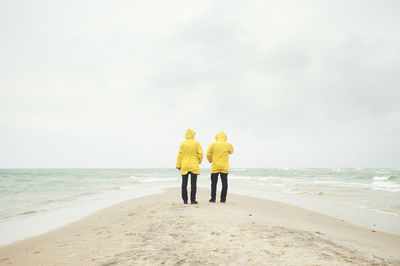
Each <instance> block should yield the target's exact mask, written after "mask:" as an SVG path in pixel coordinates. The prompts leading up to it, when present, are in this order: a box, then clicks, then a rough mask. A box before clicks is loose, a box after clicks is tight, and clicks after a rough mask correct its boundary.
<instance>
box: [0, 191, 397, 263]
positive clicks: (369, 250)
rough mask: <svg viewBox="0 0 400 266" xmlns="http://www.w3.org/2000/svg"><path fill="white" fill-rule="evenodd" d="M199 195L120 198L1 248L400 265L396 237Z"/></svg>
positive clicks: (120, 259)
mask: <svg viewBox="0 0 400 266" xmlns="http://www.w3.org/2000/svg"><path fill="white" fill-rule="evenodd" d="M198 200H199V204H198V205H190V204H189V205H184V204H182V203H181V199H180V189H179V188H169V189H166V190H165V192H162V193H157V194H153V195H148V196H143V197H139V198H135V199H130V200H128V201H124V202H120V203H117V204H115V205H113V206H111V207H107V208H105V209H102V210H100V211H97V212H96V213H94V214H91V215H89V216H87V217H85V218H83V219H81V220H79V221H76V222H73V223H70V224H68V225H66V226H64V227H61V228H58V229H55V230H52V231H50V232H47V233H45V234H42V235H39V236H35V237H32V238H28V239H25V240H22V241H18V242H15V243H13V244H10V245H6V246H1V247H0V265H24V264H26V263H28V262H29V263H30V264H32V263H34V264H54V263H55V264H60V265H98V264H101V263H102V264H106V265H107V264H111V263H117V264H119V265H129V263H132V261H133V262H136V263H139V264H142V263H151V264H152V263H162V262H165V263H167V264H176V263H178V264H179V263H190V264H202V263H217V264H218V263H228V264H229V263H243V264H257V263H260V264H266V263H267V264H282V263H283V264H302V263H303V264H304V263H306V264H313V263H315V264H332V263H333V264H335V263H343V264H349V263H350V264H354V263H358V264H371V263H372V264H384V263H395V264H399V263H400V256H399V255H398V254H400V236H397V235H393V234H389V233H384V232H380V231H375V230H371V229H368V228H364V227H361V226H357V225H353V224H350V223H347V222H345V221H343V220H341V219H338V218H334V217H330V216H327V215H324V214H320V213H316V212H312V211H309V210H306V209H303V208H300V207H296V206H292V205H288V204H285V203H281V202H274V201H270V200H265V199H260V198H253V197H249V196H241V195H237V194H232V193H230V194H228V199H227V203H225V204H221V203H214V204H213V203H209V202H208V190H207V189H204V188H199V192H198ZM238 254H239V255H240V256H238ZM215 255H218V256H215ZM9 263H11V264H9ZM29 263H28V264H29Z"/></svg>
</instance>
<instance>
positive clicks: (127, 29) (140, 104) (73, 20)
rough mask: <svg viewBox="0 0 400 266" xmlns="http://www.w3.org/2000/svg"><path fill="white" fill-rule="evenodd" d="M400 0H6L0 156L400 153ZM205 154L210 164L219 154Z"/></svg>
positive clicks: (17, 163)
mask: <svg viewBox="0 0 400 266" xmlns="http://www.w3.org/2000/svg"><path fill="white" fill-rule="evenodd" d="M399 14H400V2H399V1H366V0H362V1H361V0H360V1H261V0H260V1H232V0H227V1H188V0H182V1H171V0H169V1H128V0H127V1H104V0H89V1H81V0H69V1H54V0H47V1H46V0H36V1H31V0H26V1H24V0H2V1H0V167H2V168H13V167H44V168H48V167H134V168H136V167H175V161H176V155H177V152H178V148H179V145H180V142H181V141H182V140H183V139H184V135H185V132H186V130H187V128H189V127H191V128H193V129H194V130H195V131H196V132H197V133H196V139H198V140H199V141H200V144H201V145H202V147H203V149H204V150H206V149H207V147H208V146H209V145H210V144H211V142H212V141H214V137H215V135H216V134H217V133H218V132H219V131H220V130H224V131H225V132H226V134H227V136H228V142H231V143H232V144H233V146H234V149H235V152H234V154H233V155H232V156H231V161H230V162H231V167H234V168H242V167H400V34H399V29H400V16H399ZM201 167H209V164H208V162H206V160H204V161H203V163H202V164H201Z"/></svg>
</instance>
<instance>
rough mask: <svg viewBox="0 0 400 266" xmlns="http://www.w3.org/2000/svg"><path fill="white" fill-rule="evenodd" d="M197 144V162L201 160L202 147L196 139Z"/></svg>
mask: <svg viewBox="0 0 400 266" xmlns="http://www.w3.org/2000/svg"><path fill="white" fill-rule="evenodd" d="M196 146H197V158H199V164H201V162H202V161H203V148H202V147H201V145H200V143H199V142H198V141H196Z"/></svg>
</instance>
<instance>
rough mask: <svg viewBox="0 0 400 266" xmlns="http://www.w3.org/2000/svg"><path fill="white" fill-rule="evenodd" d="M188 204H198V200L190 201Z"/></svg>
mask: <svg viewBox="0 0 400 266" xmlns="http://www.w3.org/2000/svg"><path fill="white" fill-rule="evenodd" d="M190 204H198V202H197V201H192V202H190Z"/></svg>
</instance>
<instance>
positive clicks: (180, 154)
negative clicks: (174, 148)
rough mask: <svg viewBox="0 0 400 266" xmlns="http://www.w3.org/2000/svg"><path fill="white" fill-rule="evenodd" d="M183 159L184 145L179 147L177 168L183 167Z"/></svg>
mask: <svg viewBox="0 0 400 266" xmlns="http://www.w3.org/2000/svg"><path fill="white" fill-rule="evenodd" d="M181 160H182V145H181V146H180V147H179V152H178V158H177V159H176V168H179V169H180V168H181Z"/></svg>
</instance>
